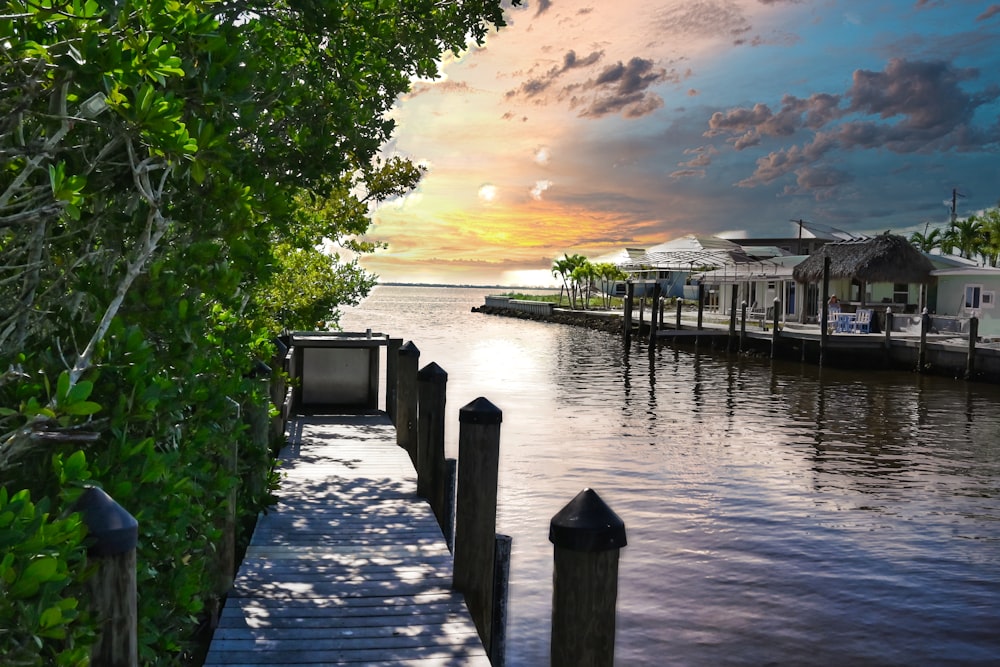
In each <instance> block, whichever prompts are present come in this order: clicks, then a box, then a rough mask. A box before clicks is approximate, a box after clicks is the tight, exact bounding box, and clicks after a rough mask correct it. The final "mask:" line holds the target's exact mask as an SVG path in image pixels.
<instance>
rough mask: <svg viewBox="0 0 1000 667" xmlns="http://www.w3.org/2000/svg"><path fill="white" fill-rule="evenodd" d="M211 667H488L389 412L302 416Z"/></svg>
mask: <svg viewBox="0 0 1000 667" xmlns="http://www.w3.org/2000/svg"><path fill="white" fill-rule="evenodd" d="M280 458H281V461H282V465H281V466H280V468H279V470H280V471H281V474H282V483H281V488H280V490H279V492H278V495H279V501H278V503H277V505H275V506H274V507H273V508H271V509H270V510H269V511H268V512H267V513H266V514H264V515H262V516H261V517H260V519H259V521H258V524H257V527H256V530H255V531H254V534H253V538H252V540H251V544H250V546H249V548H248V550H247V553H246V556H245V558H244V560H243V563H242V565H241V566H240V569H239V572H238V574H237V576H236V581H235V584H234V587H233V590H232V592H231V593H230V595H229V597H228V599H227V601H226V605H225V608H224V609H223V612H222V614H221V617H220V620H219V627H218V628H217V630H216V631H215V635H214V637H213V640H212V643H211V646H210V648H209V651H208V655H207V656H206V660H205V662H204V664H205V665H206V667H214V666H216V665H228V666H233V665H247V666H249V665H274V666H278V665H283V666H287V665H422V666H428V667H431V666H445V665H448V666H455V665H472V666H476V665H484V666H485V665H489V664H490V663H489V659H488V658H487V655H486V651H485V650H484V648H483V645H482V642H481V641H480V639H479V635H478V633H477V632H476V626H475V624H474V623H473V621H472V619H471V617H470V615H469V612H468V610H467V608H466V605H465V601H464V599H463V596H462V595H461V594H460V593H456V592H454V591H452V590H451V583H452V557H451V554H450V553H449V551H448V548H447V546H446V544H445V540H444V537H443V535H442V532H441V530H440V528H439V527H438V524H437V521H436V520H435V518H434V513H433V511H432V510H431V508H430V505H428V503H427V502H426V501H425V500H423V499H421V498H419V497H418V496H417V493H416V490H417V480H416V473H415V472H414V469H413V466H412V464H411V463H410V459H409V456H408V454H407V453H406V451H405V450H404V449H402V448H400V447H399V446H397V445H396V434H395V429H394V427H393V426H392V423H391V422H390V421H389V419H388V418H387V417H386V415H385V414H384V413H381V412H375V411H372V412H369V413H366V414H362V415H341V416H298V417H295V418H293V419H292V420H291V421H290V422H289V442H288V445H287V447H286V448H285V449H284V450H283V451H282V453H281V456H280Z"/></svg>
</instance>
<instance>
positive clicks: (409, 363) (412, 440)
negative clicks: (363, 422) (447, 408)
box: [396, 341, 420, 467]
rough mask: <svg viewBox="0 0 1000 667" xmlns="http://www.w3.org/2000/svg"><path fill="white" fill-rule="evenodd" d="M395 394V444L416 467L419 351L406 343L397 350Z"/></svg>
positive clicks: (411, 342) (411, 344) (409, 342)
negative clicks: (408, 456)
mask: <svg viewBox="0 0 1000 667" xmlns="http://www.w3.org/2000/svg"><path fill="white" fill-rule="evenodd" d="M397 356H398V358H399V363H398V366H397V370H396V372H397V379H398V385H399V386H398V388H397V394H396V444H397V445H399V446H400V447H402V448H403V449H405V450H406V452H407V453H408V454H409V455H410V461H411V462H412V463H413V465H414V467H416V465H417V400H418V395H417V366H418V365H419V364H420V350H419V349H417V346H416V345H414V344H413V341H408V342H407V343H406V344H404V345H403V346H402V347H400V348H399V354H398V355H397Z"/></svg>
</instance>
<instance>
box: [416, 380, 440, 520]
mask: <svg viewBox="0 0 1000 667" xmlns="http://www.w3.org/2000/svg"><path fill="white" fill-rule="evenodd" d="M417 384H418V385H419V391H418V394H419V398H420V400H419V402H418V405H417V415H418V417H417V425H418V427H417V495H419V496H420V497H421V498H426V499H427V500H428V501H429V502H430V505H431V509H433V510H434V516H436V517H437V520H438V525H439V526H441V531H442V532H444V521H445V515H446V511H445V484H446V483H447V479H446V478H445V469H444V418H445V415H444V405H445V397H446V394H447V389H448V374H447V373H446V372H445V371H444V369H443V368H441V367H440V366H438V365H437V364H436V363H434V362H433V361H432V362H431V363H429V364H427V365H426V366H424V367H423V368H422V369H421V370H420V372H419V373H417Z"/></svg>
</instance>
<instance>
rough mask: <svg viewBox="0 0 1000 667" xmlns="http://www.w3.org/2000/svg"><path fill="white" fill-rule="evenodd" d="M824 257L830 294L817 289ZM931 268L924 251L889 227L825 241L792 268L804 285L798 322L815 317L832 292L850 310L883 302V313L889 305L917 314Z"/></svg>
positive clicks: (930, 280)
mask: <svg viewBox="0 0 1000 667" xmlns="http://www.w3.org/2000/svg"><path fill="white" fill-rule="evenodd" d="M826 260H829V268H828V270H826V276H827V280H828V284H827V290H826V291H827V292H829V294H826V293H824V294H821V291H822V290H823V287H822V285H823V280H824V265H825V262H826ZM933 270H934V266H933V264H931V261H930V259H928V257H927V256H926V255H925V254H924V253H922V252H920V251H919V250H917V249H916V248H914V247H913V245H911V244H910V242H909V241H907V240H906V239H905V238H904V237H902V236H899V235H896V234H890V233H889V232H886V233H884V234H879V235H877V236H869V237H858V238H853V239H849V240H845V241H833V242H830V243H827V244H826V245H824V246H823V247H822V248H820V250H819V251H817V252H816V253H814V254H812V255H810V256H809V257H808V258H806V259H805V260H804V261H803V262H802V263H801V264H799V265H798V266H796V267H795V269H794V271H793V275H794V278H795V281H796V282H797V283H799V284H800V285H801V286H802V289H801V290H800V294H799V295H798V298H799V299H800V303H801V305H802V307H801V308H800V309H799V310H798V317H799V321H800V322H805V321H815V320H816V319H817V318H818V316H819V312H820V307H821V304H825V303H826V301H827V299H828V298H829V297H830V295H832V294H836V295H837V296H838V298H839V299H840V302H841V304H843V306H842V307H845V308H847V309H849V310H855V309H857V308H864V307H866V306H867V307H870V306H873V305H881V306H883V308H882V311H881V312H884V309H885V308H886V307H889V308H892V310H893V312H894V313H900V312H901V313H918V312H919V311H920V309H921V307H922V305H923V304H924V303H926V302H927V301H926V294H927V293H926V287H927V285H928V284H930V283H931V282H932V280H933V279H932V277H931V271H933Z"/></svg>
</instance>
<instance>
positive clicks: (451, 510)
mask: <svg viewBox="0 0 1000 667" xmlns="http://www.w3.org/2000/svg"><path fill="white" fill-rule="evenodd" d="M444 476H445V485H444V489H445V503H444V525H442V526H441V530H442V531H444V542H445V544H447V545H448V551H449V552H450V553H452V554H454V553H455V501H456V497H455V496H456V491H457V490H458V461H456V460H455V459H445V460H444Z"/></svg>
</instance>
